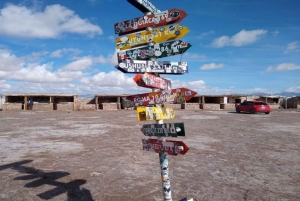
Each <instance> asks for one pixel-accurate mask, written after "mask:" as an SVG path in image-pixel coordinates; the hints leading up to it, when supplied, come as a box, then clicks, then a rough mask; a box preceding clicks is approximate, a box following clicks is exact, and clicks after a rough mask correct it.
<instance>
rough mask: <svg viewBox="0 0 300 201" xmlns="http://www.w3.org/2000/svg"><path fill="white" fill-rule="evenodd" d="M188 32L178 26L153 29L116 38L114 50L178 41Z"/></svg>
mask: <svg viewBox="0 0 300 201" xmlns="http://www.w3.org/2000/svg"><path fill="white" fill-rule="evenodd" d="M188 32H189V30H188V28H187V27H185V26H181V25H179V24H174V25H173V24H172V25H167V26H164V27H159V28H153V29H151V30H145V31H141V32H137V33H132V34H129V35H126V36H122V37H118V38H116V49H119V50H127V49H131V48H135V47H139V46H143V45H147V44H148V43H161V42H165V41H169V40H176V39H180V38H182V37H183V36H185V35H186V34H187V33H188Z"/></svg>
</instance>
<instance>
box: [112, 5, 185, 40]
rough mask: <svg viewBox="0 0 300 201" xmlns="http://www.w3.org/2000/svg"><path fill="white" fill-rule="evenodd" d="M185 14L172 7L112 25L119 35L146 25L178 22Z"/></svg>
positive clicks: (153, 25) (156, 25) (158, 25)
mask: <svg viewBox="0 0 300 201" xmlns="http://www.w3.org/2000/svg"><path fill="white" fill-rule="evenodd" d="M186 16H187V14H186V13H185V12H184V11H183V10H180V9H177V8H173V9H170V10H166V11H162V12H159V13H152V14H150V15H145V16H142V17H138V18H134V19H131V20H125V21H123V22H118V23H116V24H115V25H114V28H115V33H116V34H119V35H124V34H129V33H132V32H137V31H141V30H144V29H146V28H147V27H160V26H164V25H167V24H172V23H178V22H180V21H181V20H183V19H184V18H185V17H186Z"/></svg>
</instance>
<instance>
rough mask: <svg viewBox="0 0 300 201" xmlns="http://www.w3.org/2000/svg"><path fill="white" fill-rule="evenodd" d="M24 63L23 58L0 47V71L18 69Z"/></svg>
mask: <svg viewBox="0 0 300 201" xmlns="http://www.w3.org/2000/svg"><path fill="white" fill-rule="evenodd" d="M23 65H24V59H22V58H18V57H16V56H15V55H14V54H12V53H11V51H10V50H7V49H0V71H5V72H10V71H15V70H19V69H21V68H22V67H23Z"/></svg>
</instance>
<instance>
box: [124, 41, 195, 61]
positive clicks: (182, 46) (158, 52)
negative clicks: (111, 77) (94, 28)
mask: <svg viewBox="0 0 300 201" xmlns="http://www.w3.org/2000/svg"><path fill="white" fill-rule="evenodd" d="M191 46H192V45H191V44H189V43H187V42H185V41H181V40H175V41H169V42H165V43H157V44H155V45H147V46H143V47H139V48H136V49H132V50H127V51H122V52H118V62H119V63H120V62H122V61H123V60H124V59H133V60H148V59H151V58H163V57H168V56H172V55H177V54H183V53H184V52H185V51H187V50H188V49H189V48H190V47H191Z"/></svg>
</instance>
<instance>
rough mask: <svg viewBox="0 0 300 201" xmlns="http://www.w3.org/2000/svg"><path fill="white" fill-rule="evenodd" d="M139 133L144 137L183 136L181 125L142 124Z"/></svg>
mask: <svg viewBox="0 0 300 201" xmlns="http://www.w3.org/2000/svg"><path fill="white" fill-rule="evenodd" d="M141 131H142V132H143V134H144V135H145V136H158V137H177V136H185V131H184V124H183V123H164V124H144V125H143V127H142V129H141Z"/></svg>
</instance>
